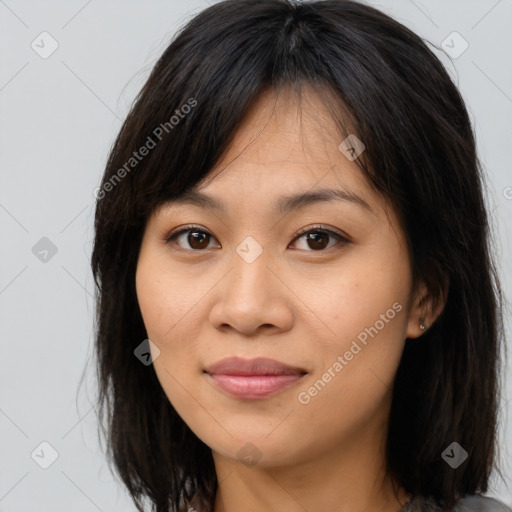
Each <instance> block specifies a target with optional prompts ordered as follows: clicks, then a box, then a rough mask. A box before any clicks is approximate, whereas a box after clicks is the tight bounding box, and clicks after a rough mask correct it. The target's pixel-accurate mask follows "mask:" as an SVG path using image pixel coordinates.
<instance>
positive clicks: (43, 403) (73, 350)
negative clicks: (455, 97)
mask: <svg viewBox="0 0 512 512" xmlns="http://www.w3.org/2000/svg"><path fill="white" fill-rule="evenodd" d="M369 3H370V4H371V5H374V6H376V7H378V8H381V9H382V10H383V11H385V12H387V13H389V14H391V15H392V16H393V17H394V18H396V19H397V20H398V21H400V22H402V23H403V24H405V25H406V26H408V27H410V28H411V29H412V30H413V31H415V32H416V33H417V34H419V35H420V36H422V37H423V38H425V39H427V40H429V41H431V42H432V43H434V44H436V45H437V46H440V47H443V48H446V49H447V50H448V51H449V52H451V54H452V57H453V58H452V59H449V58H447V56H446V55H439V56H440V57H441V58H442V61H443V63H444V64H445V65H446V67H447V69H448V70H449V72H450V74H451V75H452V76H453V79H454V81H455V83H456V84H457V85H458V86H459V88H460V91H461V92H462V94H463V96H464V98H465V100H466V102H467V105H468V108H469V111H470V115H471V118H472V120H473V123H474V127H475V131H476V134H477V139H478V149H479V153H480V157H481V159H482V162H483V163H484V164H485V167H486V172H487V175H488V178H489V179H488V200H489V204H490V210H491V214H492V218H493V229H494V231H495V234H496V239H497V242H498V245H497V251H498V261H499V264H500V272H501V279H502V284H503V289H504V292H505V295H506V296H510V291H511V289H512V246H511V243H510V240H511V239H512V237H511V234H512V222H511V218H512V188H511V187H512V175H511V172H510V162H511V159H512V144H511V141H512V136H511V135H512V133H511V131H512V129H511V123H510V121H511V113H512V71H511V66H510V48H512V31H511V30H510V25H511V22H512V2H511V1H510V0H499V1H496V0H478V1H477V0H472V1H462V0H460V1H449V2H448V1H445V0H432V1H421V0H414V1H413V0H395V1H393V0H383V1H381V2H376V1H371V2H369ZM207 6H208V2H206V0H167V1H149V2H148V1H146V2H142V1H137V2H135V1H126V0H123V1H99V0H90V1H85V0H80V1H66V2H64V1H60V2H58V1H48V2H35V1H34V2H29V1H19V0H6V1H0V38H1V39H0V43H1V46H0V47H1V55H0V109H1V110H0V155H1V160H0V169H1V170H0V172H1V186H0V227H1V242H2V245H1V248H2V250H1V251H0V311H1V316H0V339H1V354H0V355H1V358H0V360H1V365H2V368H1V372H0V384H1V386H0V432H1V436H0V443H1V447H0V449H1V452H0V512H28V511H33V510H38V511H39V512H50V511H52V512H56V511H65V510H66V511H67V510H70V509H72V510H73V511H74V512H91V511H97V510H100V511H104V512H106V511H109V512H111V511H114V512H119V511H123V512H128V511H132V510H133V511H134V510H135V507H134V506H133V504H132V503H131V501H130V500H129V499H128V497H127V494H126V492H125V490H124V488H123V487H122V486H121V485H120V483H119V481H118V480H116V479H115V478H114V476H113V475H112V474H111V473H110V472H109V469H108V466H107V464H106V459H105V457H104V454H103V452H102V449H101V446H100V444H99V443H98V439H97V434H96V432H97V420H96V417H95V413H94V410H93V408H92V407H93V400H94V398H95V382H94V372H93V369H92V363H91V361H90V358H91V355H92V341H93V340H92V322H93V311H94V302H93V291H94V287H93V281H92V274H91V271H90V263H89V261H90V253H91V247H92V239H93V230H92V225H93V213H94V201H95V198H94V195H93V191H94V189H95V187H97V186H98V185H99V182H100V179H101V176H102V173H103V170H104V166H105V162H106V157H107V153H108V150H109V148H110V146H111V144H112V142H113V140H114V137H115V136H116V134H117V132H118V130H119V128H120V126H121V122H122V120H123V119H124V118H125V116H126V114H127V112H128V108H129V106H130V104H131V102H132V100H133V98H134V96H135V94H136V93H137V92H138V90H139V89H140V87H141V86H142V84H143V83H144V81H145V79H146V78H147V76H148V73H149V71H150V69H151V67H152V65H153V64H154V63H155V61H156V59H157V58H158V57H159V55H160V54H161V53H162V51H163V50H164V48H165V47H166V46H167V44H168V42H169V41H170V39H171V38H172V36H173V35H174V34H175V32H176V30H177V29H178V28H179V27H180V26H182V25H183V24H184V23H185V22H186V21H188V20H189V19H190V18H191V17H192V16H193V15H194V14H195V13H197V12H199V11H200V10H202V9H204V8H205V7H207ZM453 32H457V34H453ZM42 33H45V34H42ZM443 41H444V43H443ZM56 45H58V46H56ZM466 46H467V48H466ZM55 48H56V49H55ZM53 50H54V51H53ZM52 51H53V53H51V52H52ZM49 53H51V54H50V55H48V54H49ZM506 321H507V329H508V331H507V332H508V334H509V338H510V333H511V328H512V326H511V324H510V320H509V314H507V315H506ZM88 361H89V363H88ZM87 365H88V366H87ZM86 367H88V370H87V372H86V379H85V384H84V385H83V386H82V388H80V389H79V380H80V377H81V375H82V371H83V370H84V368H86ZM506 370H507V377H506V381H505V382H504V394H503V397H502V400H501V411H500V412H501V422H500V432H499V434H500V446H501V450H502V460H503V461H504V462H505V465H504V466H503V475H504V476H505V478H506V480H507V481H508V487H507V486H506V485H505V484H504V483H503V482H502V481H501V480H499V479H497V478H496V477H493V481H492V490H491V492H490V493H489V494H491V495H493V496H496V497H498V498H500V499H501V500H502V501H505V502H506V503H507V504H509V505H511V504H512V485H511V483H510V482H511V480H512V463H511V462H509V461H510V459H511V456H510V455H511V452H512V450H510V447H511V445H512V419H511V412H512V381H511V378H510V362H509V365H508V368H506ZM461 371H463V369H461ZM41 443H48V444H41ZM45 465H47V466H48V467H47V468H46V469H45V468H44V467H42V466H45Z"/></svg>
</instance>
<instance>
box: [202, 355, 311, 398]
mask: <svg viewBox="0 0 512 512" xmlns="http://www.w3.org/2000/svg"><path fill="white" fill-rule="evenodd" d="M204 372H205V373H207V374H208V377H209V378H210V380H211V381H212V382H213V383H214V384H215V385H216V386H217V387H218V388H220V389H221V390H223V391H224V392H226V393H228V394H229V395H231V396H235V397H237V398H243V399H259V398H266V397H268V396H271V395H275V394H276V393H279V392H281V391H284V390H285V389H287V388H289V387H290V386H293V385H294V384H296V383H297V382H298V381H299V380H301V379H302V378H303V377H304V375H306V374H307V372H306V370H304V369H303V368H298V367H295V366H290V365H287V364H285V363H281V362H279V361H276V360H275V359H267V358H256V359H242V358H239V357H229V358H226V359H222V360H220V361H218V362H216V363H214V364H213V365H211V366H209V367H207V368H206V369H205V370H204Z"/></svg>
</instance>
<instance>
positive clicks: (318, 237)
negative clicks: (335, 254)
mask: <svg viewBox="0 0 512 512" xmlns="http://www.w3.org/2000/svg"><path fill="white" fill-rule="evenodd" d="M300 239H304V240H305V242H306V244H305V245H306V248H304V247H302V248H300V247H299V249H301V250H302V249H303V250H306V251H308V252H319V251H323V250H325V249H326V248H328V249H330V248H331V247H333V246H334V245H336V244H337V243H340V242H341V244H342V245H345V244H348V243H349V240H348V239H347V238H345V237H344V236H342V235H339V234H338V233H335V232H334V231H331V230H329V229H323V228H322V229H321V228H309V229H308V230H307V231H306V230H302V231H301V232H300V233H299V236H297V237H296V238H295V241H297V240H300ZM329 239H334V240H333V241H334V242H335V243H332V244H331V245H329Z"/></svg>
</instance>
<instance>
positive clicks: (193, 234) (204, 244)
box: [165, 226, 212, 250]
mask: <svg viewBox="0 0 512 512" xmlns="http://www.w3.org/2000/svg"><path fill="white" fill-rule="evenodd" d="M183 235H188V236H187V237H186V238H185V240H186V243H188V244H189V248H192V249H194V250H201V249H208V245H209V241H210V238H212V235H211V234H210V233H208V231H205V230H204V229H202V228H201V227H200V226H187V227H185V228H183V229H181V230H180V231H178V232H176V233H171V234H170V235H169V236H168V237H167V238H166V239H165V242H166V243H171V242H174V241H175V240H179V239H181V238H183ZM178 245H180V244H178ZM185 249H186V248H185Z"/></svg>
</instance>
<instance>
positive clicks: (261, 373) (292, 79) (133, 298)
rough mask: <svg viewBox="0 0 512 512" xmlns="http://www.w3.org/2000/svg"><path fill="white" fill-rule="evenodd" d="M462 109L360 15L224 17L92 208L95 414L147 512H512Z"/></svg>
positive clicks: (188, 47) (245, 7)
mask: <svg viewBox="0 0 512 512" xmlns="http://www.w3.org/2000/svg"><path fill="white" fill-rule="evenodd" d="M482 182H483V180H482V173H481V169H480V164H479V161H478V158H477V155H476V151H475V141H474V137H473V132H472V128H471V125H470V121H469V119H468V114H467V110H466V108H465V106H464V103H463V100H462V99H461V96H460V94H459V92H458V91H457V89H456V87H455V86H454V85H453V83H452V82H451V80H450V78H449V76H448V75H447V73H446V71H445V70H444V68H443V66H442V64H441V63H440V62H439V60H438V59H437V58H436V57H435V56H434V55H433V53H431V51H430V50H429V49H428V48H427V46H426V45H425V44H424V43H423V42H422V40H421V39H420V38H419V37H418V36H416V35H415V34H413V33H412V32H411V31H410V30H408V29H407V28H405V27H404V26H403V25H401V24H399V23H397V22H396V21H394V20H393V19H391V18H389V17H388V16H386V15H384V14H383V13H381V12H379V11H378V10H376V9H374V8H371V7H368V6H365V5H362V4H359V3H356V2H351V1H338V0H329V1H319V2H315V3H297V2H291V1H288V0H262V1H259V2H254V1H253V0H227V1H223V2H219V3H217V4H216V5H213V6H211V7H209V8H208V9H206V10H204V11H203V12H201V13H200V14H199V15H197V16H196V17H195V18H193V19H192V20H191V21H190V22H189V23H188V24H187V26H186V27H184V29H183V30H182V31H181V32H180V33H179V34H178V35H177V36H176V38H175V39H174V41H173V42H172V43H171V44H170V45H169V47H168V48H167V49H166V50H165V52H164V53H163V55H162V56H161V58H160V59H159V61H158V62H157V63H156V65H155V67H154V69H153V71H152V73H151V75H150V77H149V79H148V80H147V82H146V84H145V85H144V87H143V89H142V90H141V92H140V94H139V95H138V97H137V99H136V101H135V103H134V105H133V107H132V109H131V111H130V113H129V115H128V117H127V119H126V121H125V123H124V124H123V127H122V128H121V131H120V133H119V135H118V137H117V139H116V141H115V144H114V146H113V147H112V150H111V153H110V155H109V159H108V163H107V166H106V169H105V173H104V176H103V181H102V184H101V187H100V189H99V191H98V193H97V198H98V202H97V210H96V219H95V229H96V235H95V241H94V250H93V255H92V269H93V273H94V277H95V281H96V284H97V287H98V309H97V331H96V351H97V358H98V372H99V383H100V396H99V399H100V403H101V404H102V407H101V409H100V419H101V420H103V419H105V416H106V420H107V423H106V431H105V434H106V435H107V440H108V449H109V452H108V453H109V456H110V459H109V460H110V461H113V462H114V464H115V468H116V471H117V472H118V473H119V474H120V476H121V478H122V480H123V482H124V484H125V485H126V487H127V489H128V491H129V492H130V494H131V496H132V498H133V500H134V503H135V504H136V506H137V509H138V510H141V511H142V510H143V501H144V500H145V499H147V500H149V502H150V504H151V505H152V506H153V509H154V510H156V511H157V512H164V511H169V510H174V511H177V510H189V511H192V510H197V511H214V512H221V511H222V512H231V511H234V510H243V511H256V510H258V511H260V510H266V511H273V510H286V511H289V512H295V511H303V510H307V511H316V510H326V509H330V510H344V511H347V512H356V511H357V512H362V511H379V512H398V511H401V512H420V511H421V512H424V511H438V510H443V511H448V510H453V511H477V510H489V511H490V510H492V511H501V510H510V509H508V508H507V507H506V506H505V505H504V504H503V503H500V502H499V501H497V500H493V499H491V498H488V497H483V496H482V493H484V492H486V491H487V490H488V481H489V476H490V474H491V471H492V470H493V469H494V468H495V467H496V458H497V453H496V439H495V428H496V425H497V416H498V412H499V410H498V392H499V355H500V348H501V345H500V340H501V339H502V332H503V327H502V318H501V292H500V287H499V281H498V279H497V276H496V272H495V267H494V264H493V261H492V257H491V253H490V241H489V230H488V220H487V212H486V209H485V203H484V196H483V190H482V189H483V184H482Z"/></svg>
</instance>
